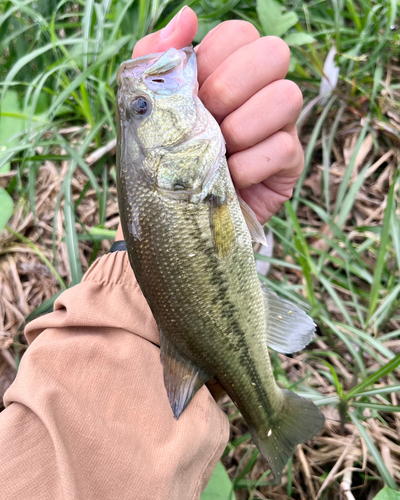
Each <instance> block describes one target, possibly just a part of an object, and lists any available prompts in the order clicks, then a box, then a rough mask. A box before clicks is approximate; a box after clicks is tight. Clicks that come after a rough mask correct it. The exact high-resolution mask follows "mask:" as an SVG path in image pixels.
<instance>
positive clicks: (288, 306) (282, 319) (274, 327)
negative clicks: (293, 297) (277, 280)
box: [261, 284, 315, 354]
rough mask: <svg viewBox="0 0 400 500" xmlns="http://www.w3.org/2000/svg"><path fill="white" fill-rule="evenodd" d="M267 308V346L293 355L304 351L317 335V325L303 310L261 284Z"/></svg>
mask: <svg viewBox="0 0 400 500" xmlns="http://www.w3.org/2000/svg"><path fill="white" fill-rule="evenodd" d="M261 289H262V291H263V293H264V298H265V303H266V306H267V307H266V308H267V344H268V346H269V347H271V349H274V351H277V352H280V353H282V354H291V353H293V352H298V351H301V350H302V349H304V347H305V346H306V345H307V344H309V343H310V342H311V340H312V339H313V337H314V334H315V323H314V321H313V320H312V319H311V318H310V316H308V315H307V314H306V313H305V312H304V311H303V310H302V309H300V308H299V307H297V306H296V305H294V304H292V303H291V302H289V301H288V300H285V299H282V298H281V297H279V296H278V295H277V294H276V293H275V292H273V291H272V290H270V289H269V288H268V287H266V286H265V285H264V284H261Z"/></svg>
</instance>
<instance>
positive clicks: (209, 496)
mask: <svg viewBox="0 0 400 500" xmlns="http://www.w3.org/2000/svg"><path fill="white" fill-rule="evenodd" d="M200 500H235V495H234V493H233V485H232V482H231V480H230V479H229V476H228V474H227V472H226V470H225V467H224V466H223V465H222V463H221V462H218V463H217V466H216V467H215V469H214V472H213V473H212V476H211V479H210V481H209V483H208V484H207V487H206V489H205V490H204V491H203V494H202V495H201V497H200Z"/></svg>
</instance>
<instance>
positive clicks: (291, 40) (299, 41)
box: [284, 32, 315, 46]
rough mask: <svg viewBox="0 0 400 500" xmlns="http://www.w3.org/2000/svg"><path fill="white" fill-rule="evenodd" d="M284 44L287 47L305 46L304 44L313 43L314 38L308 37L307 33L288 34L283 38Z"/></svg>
mask: <svg viewBox="0 0 400 500" xmlns="http://www.w3.org/2000/svg"><path fill="white" fill-rule="evenodd" d="M284 40H285V42H286V43H287V44H288V45H292V46H293V45H294V46H297V45H305V44H306V43H313V42H315V38H314V37H313V36H312V35H309V34H308V33H300V32H298V33H289V34H288V35H286V36H285V38H284Z"/></svg>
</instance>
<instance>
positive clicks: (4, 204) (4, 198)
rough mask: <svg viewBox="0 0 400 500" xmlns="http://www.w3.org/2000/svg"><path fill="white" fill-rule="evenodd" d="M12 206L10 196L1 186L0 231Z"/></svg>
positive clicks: (10, 212)
mask: <svg viewBox="0 0 400 500" xmlns="http://www.w3.org/2000/svg"><path fill="white" fill-rule="evenodd" d="M13 208H14V203H13V200H12V198H11V196H10V195H9V194H8V193H7V191H6V190H5V189H3V188H0V233H1V232H2V231H3V228H4V226H5V225H6V224H7V222H8V220H9V219H10V217H11V215H12V212H13Z"/></svg>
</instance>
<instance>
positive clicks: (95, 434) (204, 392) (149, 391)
mask: <svg viewBox="0 0 400 500" xmlns="http://www.w3.org/2000/svg"><path fill="white" fill-rule="evenodd" d="M25 335H26V337H27V339H28V342H29V348H28V349H27V352H26V353H25V355H24V356H23V358H22V361H21V365H20V369H19V372H18V375H17V378H16V380H15V381H14V383H13V384H12V385H11V387H10V388H9V389H8V391H7V392H6V394H5V397H4V400H5V406H6V409H5V410H4V411H3V412H2V413H1V414H0V478H1V488H0V498H1V499H7V500H14V499H15V500H16V499H18V500H25V499H26V500H28V499H29V500H33V499H34V500H55V499H63V500H81V499H82V500H95V499H96V500H102V499H104V500H106V499H107V500H112V499H135V500H149V499H156V500H164V499H165V500H167V499H168V500H174V499H176V500H186V499H188V500H189V499H198V498H200V494H201V492H202V490H203V489H204V488H205V486H206V484H207V482H208V480H209V478H210V476H211V473H212V470H213V468H214V467H215V465H216V463H217V461H218V459H219V458H220V456H221V455H222V453H223V450H224V448H225V446H226V443H227V440H228V434H229V426H228V421H227V419H226V417H225V416H224V414H223V413H222V411H221V410H220V408H219V407H218V405H217V404H216V403H215V401H214V399H213V398H212V397H211V395H210V393H209V391H208V389H207V388H206V387H203V388H202V389H200V390H199V391H198V393H197V394H196V395H195V397H194V398H193V400H192V402H191V403H190V404H189V406H188V407H187V408H186V410H185V411H184V412H183V414H182V416H181V417H180V419H179V420H178V421H176V420H175V419H174V417H173V414H172V410H171V408H170V405H169V402H168V399H167V395H166V391H165V388H164V383H163V373H162V365H161V362H160V351H159V347H158V345H159V339H158V331H157V327H156V324H155V322H154V319H153V317H152V315H151V312H150V309H149V308H148V305H147V303H146V301H145V299H144V297H143V295H142V293H141V291H140V288H139V286H138V284H137V282H136V280H135V277H134V274H133V272H132V270H131V268H130V266H129V261H128V257H127V254H126V252H116V253H112V254H108V255H105V256H103V257H101V258H100V259H98V260H97V261H96V262H95V263H94V264H93V266H92V267H91V268H90V269H89V271H88V272H87V273H86V275H85V277H84V279H83V281H82V283H80V284H79V285H77V286H75V287H72V288H70V289H68V290H66V291H65V292H64V293H63V294H62V295H60V297H59V298H58V299H57V301H56V303H55V306H54V312H53V313H51V314H48V315H46V316H42V317H41V318H38V319H36V320H34V321H32V322H31V323H29V324H28V326H27V328H26V330H25Z"/></svg>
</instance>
